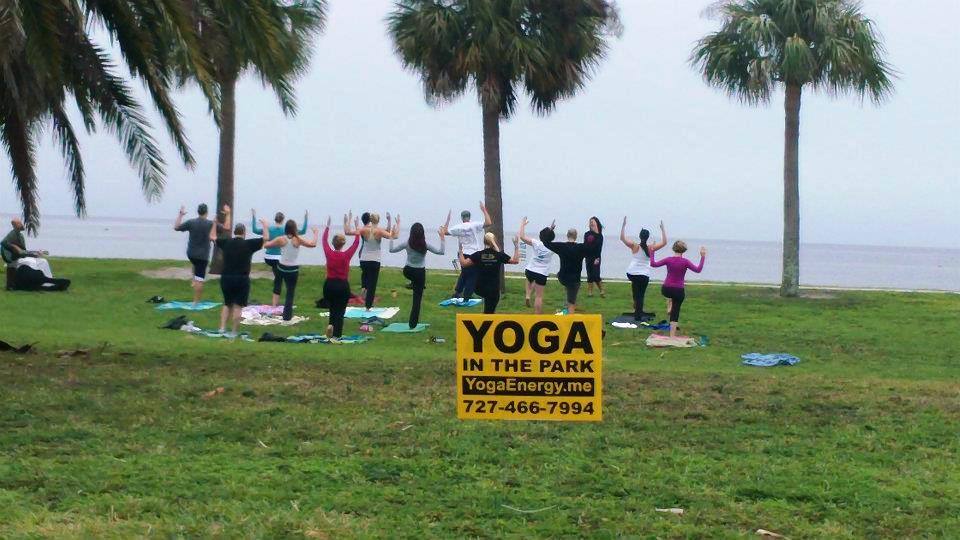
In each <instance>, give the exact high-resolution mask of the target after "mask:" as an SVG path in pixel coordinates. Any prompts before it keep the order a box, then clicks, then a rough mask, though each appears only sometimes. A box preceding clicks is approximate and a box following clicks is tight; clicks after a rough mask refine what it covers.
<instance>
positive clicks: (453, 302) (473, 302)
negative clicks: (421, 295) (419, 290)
mask: <svg viewBox="0 0 960 540" xmlns="http://www.w3.org/2000/svg"><path fill="white" fill-rule="evenodd" d="M481 302H483V300H480V299H479V298H471V299H469V300H467V301H466V302H464V301H463V299H462V298H447V299H446V300H444V301H443V302H440V305H441V306H443V307H473V306H478V305H480V303H481Z"/></svg>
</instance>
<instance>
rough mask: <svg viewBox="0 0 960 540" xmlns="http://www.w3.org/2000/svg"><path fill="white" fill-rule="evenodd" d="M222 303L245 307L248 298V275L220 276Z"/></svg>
mask: <svg viewBox="0 0 960 540" xmlns="http://www.w3.org/2000/svg"><path fill="white" fill-rule="evenodd" d="M220 290H221V291H223V305H225V306H241V307H245V306H246V305H247V302H248V301H249V300H250V276H220Z"/></svg>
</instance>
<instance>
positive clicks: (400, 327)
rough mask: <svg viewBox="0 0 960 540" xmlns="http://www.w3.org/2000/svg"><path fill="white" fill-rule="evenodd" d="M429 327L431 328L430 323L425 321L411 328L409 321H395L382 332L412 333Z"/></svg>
mask: <svg viewBox="0 0 960 540" xmlns="http://www.w3.org/2000/svg"><path fill="white" fill-rule="evenodd" d="M427 328H430V325H429V324H425V323H420V324H418V325H417V326H415V327H414V328H410V325H409V324H408V323H400V322H395V323H393V324H391V325H390V326H388V327H386V328H384V329H383V330H381V332H396V333H398V334H411V333H414V332H423V331H424V330H426V329H427Z"/></svg>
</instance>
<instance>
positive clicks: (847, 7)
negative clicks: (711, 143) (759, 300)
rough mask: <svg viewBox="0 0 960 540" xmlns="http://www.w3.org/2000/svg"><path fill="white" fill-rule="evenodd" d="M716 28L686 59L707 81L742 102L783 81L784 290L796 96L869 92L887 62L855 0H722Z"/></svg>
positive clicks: (792, 292) (789, 273) (794, 178)
mask: <svg viewBox="0 0 960 540" xmlns="http://www.w3.org/2000/svg"><path fill="white" fill-rule="evenodd" d="M710 14H711V15H714V16H718V17H719V18H720V20H721V21H722V22H721V27H720V30H718V31H717V32H714V33H712V34H709V35H707V36H706V37H704V38H703V39H701V40H700V41H699V42H697V45H696V47H695V48H694V51H693V54H692V56H691V63H693V64H694V65H695V66H696V68H697V69H698V70H699V71H701V72H702V73H703V77H704V79H705V80H706V82H707V84H709V85H711V86H714V87H716V88H719V89H721V90H724V91H725V92H727V93H728V94H729V95H731V96H733V97H736V98H738V99H739V100H741V101H742V102H745V103H748V104H758V103H768V102H769V101H770V98H771V95H772V94H773V91H774V89H775V88H779V87H783V89H784V92H785V100H784V113H785V114H784V116H785V124H786V125H785V129H784V138H785V141H784V154H783V281H782V284H781V288H780V294H781V295H782V296H797V295H798V294H799V290H800V172H799V165H798V156H799V142H800V97H801V94H802V92H803V89H804V87H808V88H812V89H813V90H820V91H823V92H826V93H827V94H830V95H840V94H856V95H858V96H860V97H861V98H863V97H864V96H869V97H870V98H871V99H872V100H873V101H874V102H875V103H879V102H881V101H882V100H883V99H884V98H886V97H887V96H888V95H889V94H890V92H891V90H892V88H893V85H892V79H893V70H892V68H891V67H890V65H889V64H887V63H886V61H884V59H883V52H884V51H883V45H882V43H881V40H880V37H879V35H878V34H877V32H876V30H875V29H874V25H873V22H872V21H871V20H870V19H868V18H867V17H866V16H864V15H863V13H862V12H861V11H860V4H859V2H856V1H854V0H724V1H721V2H719V3H717V4H715V6H714V7H713V8H712V10H711V12H710Z"/></svg>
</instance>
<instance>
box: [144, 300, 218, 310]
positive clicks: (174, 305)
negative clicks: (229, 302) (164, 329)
mask: <svg viewBox="0 0 960 540" xmlns="http://www.w3.org/2000/svg"><path fill="white" fill-rule="evenodd" d="M219 306H220V302H198V303H197V305H193V302H167V303H166V304H160V305H159V306H157V309H159V310H161V311H169V310H171V309H185V310H187V311H204V310H207V309H213V308H215V307H219Z"/></svg>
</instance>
